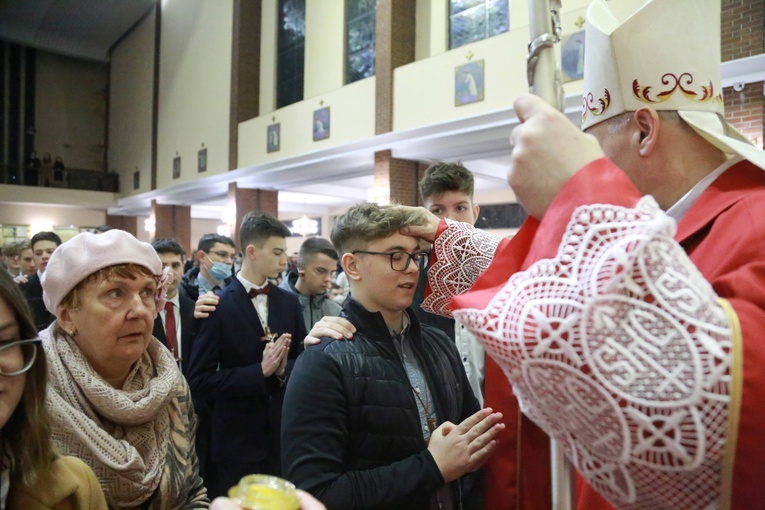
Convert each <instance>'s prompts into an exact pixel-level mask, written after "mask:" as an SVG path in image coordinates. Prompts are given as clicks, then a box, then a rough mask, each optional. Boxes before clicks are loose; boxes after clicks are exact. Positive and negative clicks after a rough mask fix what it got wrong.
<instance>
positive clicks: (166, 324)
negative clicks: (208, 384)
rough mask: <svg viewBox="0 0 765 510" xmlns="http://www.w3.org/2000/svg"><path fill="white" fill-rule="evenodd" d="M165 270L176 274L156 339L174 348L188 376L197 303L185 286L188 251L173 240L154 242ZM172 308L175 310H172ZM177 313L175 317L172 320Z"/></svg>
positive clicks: (157, 322) (156, 321) (157, 321)
mask: <svg viewBox="0 0 765 510" xmlns="http://www.w3.org/2000/svg"><path fill="white" fill-rule="evenodd" d="M151 245H152V246H153V247H154V250H155V251H156V252H157V255H159V259H160V260H161V261H162V265H163V266H164V267H168V268H170V271H171V272H172V273H173V283H171V284H170V287H168V289H167V303H166V304H165V309H164V310H160V311H159V313H158V314H157V317H156V318H155V319H154V331H153V333H152V334H153V335H154V337H155V338H156V339H157V340H159V341H160V342H162V344H163V345H164V346H165V347H167V348H168V349H170V352H172V353H173V355H174V356H175V359H176V360H178V365H179V367H180V368H181V371H182V372H183V373H184V375H185V374H187V373H188V365H189V356H190V354H191V342H192V341H193V339H194V329H195V324H194V300H193V299H191V298H190V297H189V295H188V293H187V292H186V289H184V288H183V287H182V286H181V278H183V257H184V251H183V248H181V245H180V244H178V241H176V240H175V239H173V238H169V237H168V238H165V239H157V240H155V241H153V242H152V243H151ZM171 307H172V308H171ZM171 309H172V310H173V315H172V317H168V315H169V311H170V310H171Z"/></svg>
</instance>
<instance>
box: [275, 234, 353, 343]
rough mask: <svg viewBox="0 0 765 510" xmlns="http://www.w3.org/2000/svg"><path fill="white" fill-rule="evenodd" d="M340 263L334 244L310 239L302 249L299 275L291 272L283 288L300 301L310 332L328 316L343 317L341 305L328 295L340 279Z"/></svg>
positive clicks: (322, 239) (315, 238) (324, 240)
mask: <svg viewBox="0 0 765 510" xmlns="http://www.w3.org/2000/svg"><path fill="white" fill-rule="evenodd" d="M337 261H338V256H337V250H335V247H334V246H332V243H330V242H329V241H328V240H326V239H324V238H321V237H309V238H308V239H306V240H305V241H303V244H302V245H301V246H300V253H298V258H297V271H292V272H288V273H287V276H286V277H285V278H284V280H282V282H281V283H280V284H279V287H281V288H282V289H284V290H286V291H289V292H292V293H293V294H295V295H296V296H297V297H298V299H299V300H300V306H302V307H303V319H305V329H306V331H308V330H310V329H311V328H312V327H313V325H314V324H315V323H316V322H318V321H319V320H320V319H321V318H322V317H323V316H325V315H326V316H333V317H336V316H338V315H340V310H341V307H340V305H339V304H337V303H335V302H334V301H332V299H331V298H330V296H329V292H328V291H329V289H330V288H332V282H333V281H334V279H335V276H336V275H337Z"/></svg>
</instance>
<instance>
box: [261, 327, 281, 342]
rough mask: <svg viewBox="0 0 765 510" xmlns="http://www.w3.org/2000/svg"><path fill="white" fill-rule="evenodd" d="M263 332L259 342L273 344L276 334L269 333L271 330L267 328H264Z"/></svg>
mask: <svg viewBox="0 0 765 510" xmlns="http://www.w3.org/2000/svg"><path fill="white" fill-rule="evenodd" d="M265 330H266V331H265V333H266V334H265V335H263V336H262V337H260V341H261V342H275V341H276V338H277V336H278V334H277V333H271V329H270V328H269V327H268V326H266V328H265Z"/></svg>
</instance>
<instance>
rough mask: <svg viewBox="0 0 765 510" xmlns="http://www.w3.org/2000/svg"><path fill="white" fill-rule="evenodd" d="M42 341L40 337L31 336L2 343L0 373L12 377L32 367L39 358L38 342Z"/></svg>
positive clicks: (0, 348) (0, 347)
mask: <svg viewBox="0 0 765 510" xmlns="http://www.w3.org/2000/svg"><path fill="white" fill-rule="evenodd" d="M40 342H42V340H41V339H40V338H29V339H26V340H15V341H13V342H8V343H7V344H4V345H0V375H5V376H8V377H12V376H14V375H21V374H23V373H24V372H26V371H27V370H29V369H30V368H32V365H34V363H35V359H37V344H39V343H40Z"/></svg>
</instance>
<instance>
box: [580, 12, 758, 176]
mask: <svg viewBox="0 0 765 510" xmlns="http://www.w3.org/2000/svg"><path fill="white" fill-rule="evenodd" d="M644 106H651V107H652V108H654V109H655V110H675V111H677V112H678V113H679V114H680V116H681V117H682V118H683V119H684V120H685V121H686V122H687V123H688V124H689V125H690V126H691V127H692V128H693V129H694V130H695V131H696V132H697V133H699V135H701V136H702V137H703V138H704V139H706V140H707V141H708V142H710V143H711V144H713V145H714V146H716V147H718V148H719V149H721V150H722V151H724V152H726V153H728V154H740V155H742V156H744V157H745V158H747V159H749V160H750V161H752V162H753V163H754V164H756V165H758V166H760V167H762V168H765V153H763V151H761V150H759V149H757V148H755V147H754V146H752V145H751V143H750V142H749V141H748V140H747V139H746V138H745V137H744V136H743V135H742V134H741V133H739V132H738V131H736V129H735V128H733V126H731V125H730V124H728V123H727V122H725V121H724V120H722V119H724V114H725V109H724V104H723V96H722V84H721V72H720V0H649V1H648V2H646V3H645V4H644V5H643V6H642V7H640V8H639V9H638V10H637V11H635V12H633V13H632V14H631V15H629V16H627V17H626V18H623V19H621V20H620V19H618V18H617V16H616V15H615V14H614V12H613V11H612V9H611V8H610V7H609V6H608V4H606V2H605V1H604V0H593V2H592V3H591V4H590V6H589V8H588V9H587V30H586V34H585V59H584V86H583V97H582V129H587V128H589V127H591V126H594V125H595V124H598V123H600V122H603V121H604V120H607V119H610V118H612V117H615V116H616V115H619V114H621V113H624V112H630V111H636V110H638V109H640V108H641V107H644Z"/></svg>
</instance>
